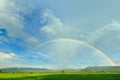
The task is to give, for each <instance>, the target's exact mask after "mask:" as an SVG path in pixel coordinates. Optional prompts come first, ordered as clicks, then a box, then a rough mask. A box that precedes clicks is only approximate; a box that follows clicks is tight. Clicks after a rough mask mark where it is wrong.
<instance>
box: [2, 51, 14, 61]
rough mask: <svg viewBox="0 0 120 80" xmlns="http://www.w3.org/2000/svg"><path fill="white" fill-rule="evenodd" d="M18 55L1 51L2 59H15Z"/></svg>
mask: <svg viewBox="0 0 120 80" xmlns="http://www.w3.org/2000/svg"><path fill="white" fill-rule="evenodd" d="M14 57H16V55H15V54H13V53H5V52H0V60H6V59H13V58H14Z"/></svg>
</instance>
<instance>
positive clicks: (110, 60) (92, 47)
mask: <svg viewBox="0 0 120 80" xmlns="http://www.w3.org/2000/svg"><path fill="white" fill-rule="evenodd" d="M58 40H60V41H61V40H67V41H68V40H69V41H73V42H77V43H80V44H83V45H85V46H87V47H89V48H91V49H93V50H95V51H97V52H98V53H99V54H101V55H102V56H103V57H104V58H106V59H107V60H108V61H109V62H110V63H111V64H112V65H113V66H117V64H116V63H115V62H114V61H113V60H112V59H110V58H109V57H108V56H107V55H106V54H105V53H104V52H102V51H101V50H99V49H97V48H96V47H94V46H92V45H90V44H88V43H85V42H83V41H81V40H75V39H69V38H58V39H53V40H49V41H46V42H44V43H42V44H40V45H39V46H43V45H46V44H48V43H50V42H54V41H58ZM39 46H38V47H39Z"/></svg>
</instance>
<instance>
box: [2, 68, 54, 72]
mask: <svg viewBox="0 0 120 80" xmlns="http://www.w3.org/2000/svg"><path fill="white" fill-rule="evenodd" d="M1 70H2V72H51V71H53V70H51V69H47V68H3V69H1Z"/></svg>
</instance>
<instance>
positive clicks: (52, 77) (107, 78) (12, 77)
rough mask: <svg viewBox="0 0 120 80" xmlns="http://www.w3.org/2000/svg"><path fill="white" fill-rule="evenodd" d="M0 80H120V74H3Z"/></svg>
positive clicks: (0, 75)
mask: <svg viewBox="0 0 120 80" xmlns="http://www.w3.org/2000/svg"><path fill="white" fill-rule="evenodd" d="M0 80H120V73H91V74H90V73H63V74H59V73H32V74H30V73H1V74H0Z"/></svg>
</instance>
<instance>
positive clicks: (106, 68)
mask: <svg viewBox="0 0 120 80" xmlns="http://www.w3.org/2000/svg"><path fill="white" fill-rule="evenodd" d="M0 70H2V72H60V71H61V70H52V69H47V68H3V69H0ZM63 70H64V71H65V72H79V71H81V72H120V66H94V67H87V68H84V69H63Z"/></svg>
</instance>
